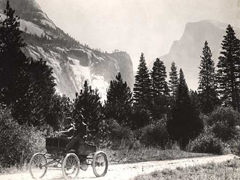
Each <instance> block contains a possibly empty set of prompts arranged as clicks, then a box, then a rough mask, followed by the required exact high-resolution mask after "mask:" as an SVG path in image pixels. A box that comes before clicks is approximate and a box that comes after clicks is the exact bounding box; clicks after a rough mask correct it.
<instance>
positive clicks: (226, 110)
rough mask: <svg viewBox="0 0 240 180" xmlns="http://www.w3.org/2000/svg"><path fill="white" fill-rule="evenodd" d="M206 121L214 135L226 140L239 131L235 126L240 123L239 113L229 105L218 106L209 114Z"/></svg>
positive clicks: (233, 136) (235, 135) (232, 137)
mask: <svg viewBox="0 0 240 180" xmlns="http://www.w3.org/2000/svg"><path fill="white" fill-rule="evenodd" d="M207 123H208V125H209V126H211V127H212V129H213V132H214V134H215V135H216V137H218V138H220V139H221V140H222V141H225V142H226V141H228V140H231V139H234V138H235V137H237V135H238V133H239V132H238V131H239V130H238V129H237V128H236V126H237V125H240V113H239V112H238V111H235V110H233V109H232V108H230V107H219V108H217V109H216V110H214V111H213V112H212V113H211V114H210V115H209V118H208V120H207Z"/></svg>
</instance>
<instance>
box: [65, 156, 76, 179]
mask: <svg viewBox="0 0 240 180" xmlns="http://www.w3.org/2000/svg"><path fill="white" fill-rule="evenodd" d="M70 156H73V157H74V158H76V160H77V173H76V176H75V177H74V178H70V179H76V178H77V176H78V173H79V171H80V160H79V158H78V156H77V155H76V154H75V153H68V154H67V155H66V156H65V157H64V159H63V162H62V173H63V177H64V179H66V180H68V179H69V178H68V176H67V175H66V172H65V169H64V166H65V165H66V162H67V159H68V158H69V157H70Z"/></svg>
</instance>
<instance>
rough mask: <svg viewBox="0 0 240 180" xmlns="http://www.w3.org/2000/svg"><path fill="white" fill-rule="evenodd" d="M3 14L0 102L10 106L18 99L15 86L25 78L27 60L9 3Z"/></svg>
mask: <svg viewBox="0 0 240 180" xmlns="http://www.w3.org/2000/svg"><path fill="white" fill-rule="evenodd" d="M4 14H5V16H6V18H5V19H4V20H3V21H1V22H0V101H1V103H3V104H6V105H10V104H11V103H12V102H15V101H16V100H17V99H18V98H19V93H18V92H19V90H20V89H16V87H15V85H16V84H17V83H19V82H18V80H19V79H23V80H24V78H25V77H26V76H27V75H26V73H25V71H26V64H27V63H28V59H27V58H26V56H25V55H24V54H23V52H22V50H21V48H23V47H24V46H25V43H24V42H23V39H22V37H21V34H22V31H21V30H20V29H19V28H20V22H19V17H17V16H15V11H14V10H13V9H12V8H11V7H10V4H9V1H7V5H6V9H5V10H4ZM23 82H24V81H23ZM19 86H20V85H19Z"/></svg>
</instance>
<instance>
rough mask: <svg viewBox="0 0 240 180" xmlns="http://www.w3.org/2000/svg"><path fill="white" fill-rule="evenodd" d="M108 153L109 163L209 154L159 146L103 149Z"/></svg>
mask: <svg viewBox="0 0 240 180" xmlns="http://www.w3.org/2000/svg"><path fill="white" fill-rule="evenodd" d="M103 151H105V152H106V153H107V155H108V160H109V162H110V163H111V164H117V163H135V162H145V161H161V160H173V159H182V158H193V157H203V156H210V155H209V154H203V153H191V152H186V151H182V150H179V149H169V150H162V149H161V148H145V147H142V148H140V149H137V150H134V149H132V150H108V149H104V150H103Z"/></svg>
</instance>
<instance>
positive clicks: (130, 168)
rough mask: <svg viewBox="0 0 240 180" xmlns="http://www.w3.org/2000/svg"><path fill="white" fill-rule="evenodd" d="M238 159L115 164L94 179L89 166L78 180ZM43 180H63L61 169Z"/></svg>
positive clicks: (21, 177)
mask: <svg viewBox="0 0 240 180" xmlns="http://www.w3.org/2000/svg"><path fill="white" fill-rule="evenodd" d="M234 158H238V157H237V156H234V155H232V154H229V155H222V156H212V157H200V158H191V159H179V160H171V161H149V162H140V163H132V164H117V165H110V166H109V170H108V173H107V174H106V176H105V177H101V178H96V177H95V176H94V174H93V171H92V168H91V166H89V168H88V170H87V171H85V172H84V171H80V173H79V175H78V178H77V179H78V180H81V179H90V180H91V179H95V180H96V179H97V180H113V179H119V180H129V179H133V178H134V177H135V176H137V175H141V174H147V173H151V172H153V171H156V170H163V169H175V168H177V167H183V168H184V167H189V166H197V165H203V164H207V163H220V162H224V161H227V160H231V159H234ZM31 179H32V178H31V175H30V173H29V172H25V173H18V174H9V175H0V180H31ZM43 180H64V178H63V176H62V172H61V169H60V168H58V169H56V168H49V169H48V171H47V173H46V175H45V176H44V178H43Z"/></svg>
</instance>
